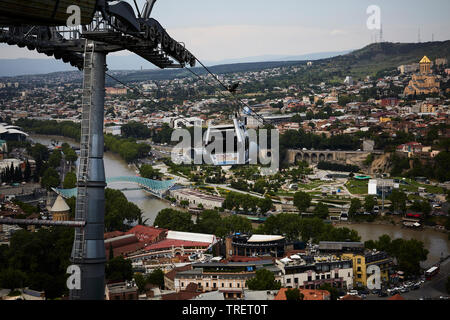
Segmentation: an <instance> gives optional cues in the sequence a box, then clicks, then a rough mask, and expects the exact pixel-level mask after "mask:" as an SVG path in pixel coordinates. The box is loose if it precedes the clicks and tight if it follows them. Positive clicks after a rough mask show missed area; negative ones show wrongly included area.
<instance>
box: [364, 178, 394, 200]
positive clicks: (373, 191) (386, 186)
mask: <svg viewBox="0 0 450 320" xmlns="http://www.w3.org/2000/svg"><path fill="white" fill-rule="evenodd" d="M398 188H400V184H399V183H395V182H394V180H393V179H371V180H369V186H368V194H369V195H382V194H383V190H384V192H385V195H386V196H387V195H388V194H390V193H391V192H392V190H393V189H398Z"/></svg>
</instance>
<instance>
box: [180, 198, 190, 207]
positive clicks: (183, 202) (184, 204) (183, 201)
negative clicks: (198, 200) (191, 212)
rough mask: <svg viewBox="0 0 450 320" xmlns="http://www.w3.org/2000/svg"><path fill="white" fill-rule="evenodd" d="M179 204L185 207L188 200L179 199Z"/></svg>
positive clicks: (187, 204)
mask: <svg viewBox="0 0 450 320" xmlns="http://www.w3.org/2000/svg"><path fill="white" fill-rule="evenodd" d="M180 206H182V207H183V208H186V207H188V206H189V201H188V200H181V201H180Z"/></svg>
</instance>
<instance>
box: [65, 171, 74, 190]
mask: <svg viewBox="0 0 450 320" xmlns="http://www.w3.org/2000/svg"><path fill="white" fill-rule="evenodd" d="M76 186H77V175H76V174H75V172H72V171H71V172H69V173H67V174H66V177H65V178H64V182H63V188H64V189H73V188H75V187H76Z"/></svg>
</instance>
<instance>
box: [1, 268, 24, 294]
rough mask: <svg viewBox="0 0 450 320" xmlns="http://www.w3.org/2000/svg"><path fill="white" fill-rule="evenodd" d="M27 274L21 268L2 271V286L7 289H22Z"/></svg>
mask: <svg viewBox="0 0 450 320" xmlns="http://www.w3.org/2000/svg"><path fill="white" fill-rule="evenodd" d="M26 283H27V275H26V273H25V272H23V271H21V270H15V269H6V270H2V272H0V287H1V288H6V289H11V290H14V289H20V288H23V287H25V285H26Z"/></svg>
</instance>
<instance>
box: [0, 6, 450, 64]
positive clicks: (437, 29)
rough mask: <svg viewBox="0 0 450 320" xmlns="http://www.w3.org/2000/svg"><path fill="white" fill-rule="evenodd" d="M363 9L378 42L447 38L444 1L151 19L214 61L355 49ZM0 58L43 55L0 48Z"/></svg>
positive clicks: (160, 10)
mask: <svg viewBox="0 0 450 320" xmlns="http://www.w3.org/2000/svg"><path fill="white" fill-rule="evenodd" d="M128 2H130V3H133V1H132V0H129V1H128ZM138 3H139V4H143V3H144V0H138ZM370 5H378V6H379V7H380V9H381V21H382V25H383V35H384V36H383V37H384V40H386V41H391V42H417V41H418V33H419V28H420V33H421V39H422V41H423V42H424V41H431V39H432V35H433V34H434V39H435V40H436V41H443V40H448V39H450V19H449V17H448V15H449V13H450V1H448V0H423V1H417V0H395V1H392V0H370V1H366V0H338V1H336V0H316V1H309V0H308V1H303V0H158V1H157V2H156V4H155V7H154V11H153V17H154V18H155V19H157V20H158V21H160V23H161V24H162V25H163V26H164V27H166V29H167V31H168V32H169V34H170V35H171V36H172V37H173V38H174V39H176V40H178V41H182V42H184V43H185V44H186V47H187V48H188V49H189V50H190V51H192V52H193V53H194V54H195V55H196V56H197V57H198V58H200V59H203V60H208V61H220V60H225V59H234V58H240V57H251V56H262V55H286V56H289V55H301V54H307V53H316V52H329V51H343V50H349V49H358V48H361V47H363V46H365V45H367V44H369V43H371V42H372V41H373V38H374V31H370V30H368V28H367V26H366V21H367V19H368V17H369V15H368V14H366V10H367V7H368V6H370ZM377 34H379V32H377ZM122 54H126V53H122ZM0 58H46V56H45V55H41V54H38V53H36V52H30V51H27V50H25V49H20V48H17V47H8V46H6V45H1V46H0Z"/></svg>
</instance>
